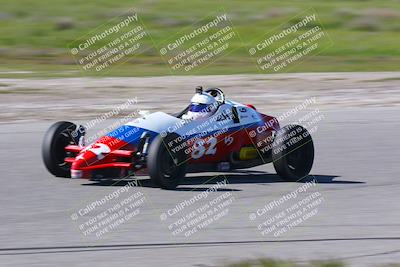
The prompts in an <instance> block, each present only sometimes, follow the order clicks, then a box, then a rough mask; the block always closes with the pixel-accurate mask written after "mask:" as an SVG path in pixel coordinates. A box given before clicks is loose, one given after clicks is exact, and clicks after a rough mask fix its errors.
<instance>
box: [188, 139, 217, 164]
mask: <svg viewBox="0 0 400 267" xmlns="http://www.w3.org/2000/svg"><path fill="white" fill-rule="evenodd" d="M205 145H207V146H208V148H207V149H206V148H205ZM216 145H217V138H215V137H212V138H210V139H207V140H206V141H204V140H197V141H196V142H195V143H194V144H193V148H194V149H193V152H192V155H191V156H192V158H194V159H199V158H201V157H202V156H204V154H205V155H214V154H215V153H217V148H216Z"/></svg>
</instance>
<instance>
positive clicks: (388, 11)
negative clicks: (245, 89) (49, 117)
mask: <svg viewBox="0 0 400 267" xmlns="http://www.w3.org/2000/svg"><path fill="white" fill-rule="evenodd" d="M132 8H134V9H135V10H136V11H137V12H138V14H139V17H140V19H141V20H142V22H143V24H144V25H145V26H146V29H147V31H148V33H149V34H150V35H151V37H152V39H153V42H151V41H150V40H148V41H146V43H145V44H146V45H147V46H148V49H146V51H145V52H144V53H142V54H140V55H138V56H135V57H132V58H130V59H129V60H128V61H126V62H125V63H124V64H122V65H120V66H118V67H117V68H112V70H110V71H108V72H106V73H102V75H103V76H155V75H157V76H158V75H169V74H170V69H169V67H168V66H167V65H166V64H165V63H164V62H163V60H162V59H161V57H160V54H159V52H158V50H157V49H156V47H155V46H158V45H159V44H161V43H163V42H164V41H165V40H167V39H168V38H170V37H171V36H172V35H175V34H177V33H178V32H179V31H181V30H182V29H186V28H187V27H189V28H190V25H192V24H193V23H195V22H196V21H199V20H201V19H202V18H204V17H205V16H206V15H209V14H210V13H212V12H216V11H217V10H220V9H221V8H222V9H224V10H225V11H226V13H227V14H228V17H229V19H230V20H231V22H232V24H233V26H234V27H235V30H236V31H237V32H238V33H239V35H240V37H241V38H240V39H241V40H240V41H238V39H235V40H233V43H232V46H233V48H234V49H233V52H232V53H229V54H228V55H226V56H224V57H223V58H220V59H218V60H217V61H216V62H214V63H213V64H211V65H209V66H208V67H207V68H202V69H200V70H198V71H197V72H196V74H238V73H258V72H259V70H258V69H257V67H256V65H255V64H254V62H253V61H252V60H251V59H250V57H249V55H248V52H247V49H246V46H249V45H251V44H252V43H253V41H254V40H257V39H260V38H261V37H263V36H265V34H267V33H268V32H269V31H270V30H271V29H273V28H276V27H281V28H283V27H287V26H290V25H292V24H294V23H296V22H297V21H296V20H295V19H291V18H293V16H296V15H297V14H299V13H301V12H303V11H304V10H307V9H308V8H313V9H314V10H315V12H316V14H317V16H318V19H319V20H320V23H321V24H322V25H323V27H324V29H325V31H326V32H327V33H328V34H329V36H330V38H331V40H332V45H330V46H329V47H327V48H326V49H324V50H323V51H322V52H321V53H319V54H318V55H315V56H312V57H308V58H307V59H306V60H304V61H303V62H302V63H301V64H296V66H294V67H293V68H291V69H290V72H328V71H329V72H348V71H396V70H399V69H400V50H399V49H398V46H399V43H400V1H398V0H386V1H378V0H370V1H369V0H352V1H345V0H343V1H340V0H334V1H317V0H312V1H217V2H216V1H203V0H193V1H181V0H168V1H156V0H150V1H132V0H115V1H108V0H97V1H76V0H72V1H71V0H57V1H48V0H36V1H35V0H19V1H14V0H2V1H1V9H0V78H1V77H32V76H33V77H35V76H40V77H74V76H82V75H84V76H86V75H91V74H90V73H81V72H80V71H79V67H78V66H77V65H76V63H75V61H74V59H73V57H72V55H71V53H70V50H69V49H68V44H70V43H72V42H73V41H74V40H76V39H77V38H79V37H81V36H84V35H86V34H88V33H89V32H91V31H92V30H93V29H95V28H96V27H98V26H99V25H102V24H104V23H105V22H107V21H109V20H110V19H113V18H115V17H118V16H121V14H124V13H126V11H127V10H129V9H132Z"/></svg>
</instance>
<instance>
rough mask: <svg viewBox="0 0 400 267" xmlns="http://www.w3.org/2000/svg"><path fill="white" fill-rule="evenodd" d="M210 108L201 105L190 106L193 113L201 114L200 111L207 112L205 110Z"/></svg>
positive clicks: (193, 104)
mask: <svg viewBox="0 0 400 267" xmlns="http://www.w3.org/2000/svg"><path fill="white" fill-rule="evenodd" d="M207 107H208V105H207V104H199V103H191V104H190V106H189V111H191V112H200V111H203V110H204V111H205V109H206V108H207Z"/></svg>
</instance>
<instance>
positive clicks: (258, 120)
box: [42, 87, 314, 189]
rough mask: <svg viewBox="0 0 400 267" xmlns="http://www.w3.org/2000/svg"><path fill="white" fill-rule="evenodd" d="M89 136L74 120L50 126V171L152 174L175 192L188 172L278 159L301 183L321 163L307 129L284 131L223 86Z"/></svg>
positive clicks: (283, 172)
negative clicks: (89, 139) (171, 110)
mask: <svg viewBox="0 0 400 267" xmlns="http://www.w3.org/2000/svg"><path fill="white" fill-rule="evenodd" d="M84 135H85V129H84V128H83V126H78V125H75V124H73V123H71V122H65V121H61V122H57V123H55V124H53V125H52V126H51V127H50V128H49V129H48V131H47V132H46V134H45V137H44V140H43V145H42V155H43V161H44V164H45V166H46V167H47V169H48V170H49V172H50V173H52V174H53V175H55V176H59V177H71V178H84V179H92V180H100V179H121V178H123V177H129V176H131V175H135V173H136V172H139V171H140V172H142V173H143V171H145V172H147V173H148V174H149V176H150V178H151V179H152V180H153V181H154V184H155V185H157V186H159V187H161V188H164V189H174V188H176V187H177V186H178V185H179V183H180V182H181V181H182V179H183V178H184V177H185V174H186V173H187V172H204V171H207V172H209V171H219V172H227V171H231V170H234V169H244V168H251V167H254V166H258V165H262V164H267V163H271V162H272V163H273V165H274V167H275V170H276V171H277V173H278V175H279V176H281V177H282V178H283V179H286V180H289V181H297V180H301V179H303V178H304V177H306V176H307V175H308V174H309V172H310V170H311V168H312V165H313V161H314V145H313V141H312V138H311V136H310V134H309V132H308V131H307V130H306V129H305V128H304V127H302V126H299V125H287V126H285V127H280V125H279V122H278V120H277V119H276V118H274V117H271V116H268V115H265V114H262V113H260V112H258V111H257V110H256V108H255V107H254V106H252V105H244V104H240V103H237V102H234V101H231V100H227V99H225V95H224V93H223V92H222V91H221V90H220V89H218V88H210V89H208V90H205V91H203V89H202V88H201V87H197V88H196V92H195V95H194V96H193V98H192V99H191V102H190V104H189V106H187V107H186V108H185V109H184V110H183V111H181V112H179V113H177V114H173V115H170V114H167V113H164V112H155V113H152V114H148V115H145V116H143V117H141V118H138V119H135V120H133V121H131V122H128V123H126V124H124V125H122V126H121V127H119V128H117V129H115V130H114V131H112V132H110V133H108V134H107V135H105V136H103V137H101V138H100V139H98V140H97V141H95V142H94V143H92V144H89V145H85V142H84V139H85V137H84Z"/></svg>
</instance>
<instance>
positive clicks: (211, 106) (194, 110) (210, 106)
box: [182, 88, 218, 120]
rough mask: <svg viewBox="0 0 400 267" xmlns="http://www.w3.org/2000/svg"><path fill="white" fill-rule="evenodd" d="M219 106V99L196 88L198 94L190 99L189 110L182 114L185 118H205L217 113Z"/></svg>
mask: <svg viewBox="0 0 400 267" xmlns="http://www.w3.org/2000/svg"><path fill="white" fill-rule="evenodd" d="M217 108H218V103H217V100H215V98H214V97H213V96H211V95H210V94H208V93H203V91H202V90H201V89H199V88H198V89H196V94H195V95H194V96H193V97H192V99H191V100H190V105H189V109H188V112H187V113H186V114H184V115H183V116H182V119H184V120H197V119H205V118H208V117H210V116H211V115H213V114H214V113H215V111H216V110H217Z"/></svg>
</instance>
